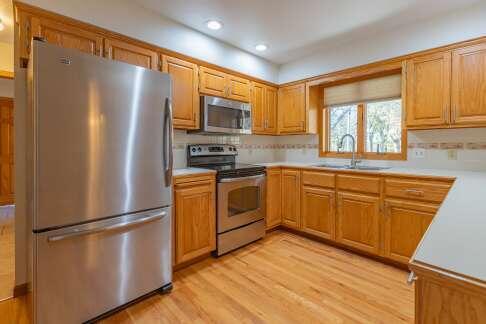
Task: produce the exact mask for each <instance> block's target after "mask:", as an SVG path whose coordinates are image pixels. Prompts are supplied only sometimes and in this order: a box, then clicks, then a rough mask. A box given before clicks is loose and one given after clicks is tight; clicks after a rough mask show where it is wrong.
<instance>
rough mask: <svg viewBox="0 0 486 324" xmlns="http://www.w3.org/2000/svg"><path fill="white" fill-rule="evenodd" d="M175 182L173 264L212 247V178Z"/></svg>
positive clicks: (213, 196) (213, 218)
mask: <svg viewBox="0 0 486 324" xmlns="http://www.w3.org/2000/svg"><path fill="white" fill-rule="evenodd" d="M191 180H193V179H191V178H183V179H181V180H178V179H177V178H176V180H175V186H174V196H175V199H174V200H175V208H174V210H175V213H174V223H175V233H174V234H175V242H174V246H175V260H174V261H175V262H174V265H179V264H181V263H184V262H187V261H190V260H193V259H195V258H197V257H200V256H202V255H205V254H207V253H209V252H211V251H213V250H214V249H215V248H216V215H215V199H216V195H215V191H216V184H215V178H214V176H207V177H198V178H195V180H196V181H191Z"/></svg>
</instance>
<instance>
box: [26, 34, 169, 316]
mask: <svg viewBox="0 0 486 324" xmlns="http://www.w3.org/2000/svg"><path fill="white" fill-rule="evenodd" d="M28 80H29V81H28V82H29V107H28V114H27V115H28V127H27V130H26V131H27V141H26V142H27V143H26V144H27V145H26V147H27V166H28V167H27V179H28V181H27V182H28V183H27V201H28V210H29V215H28V219H29V221H30V222H31V223H30V226H31V229H32V235H31V236H30V239H31V241H30V246H31V247H32V249H31V251H32V258H31V261H32V264H31V273H32V276H31V278H32V288H33V317H34V319H35V322H36V323H40V324H44V323H49V324H53V323H63V324H64V323H81V322H84V321H87V320H91V319H93V318H96V317H98V316H100V315H101V314H105V313H106V312H109V311H111V310H113V309H115V308H117V307H120V306H122V305H125V304H127V303H129V302H131V301H134V300H136V299H138V298H140V297H142V296H145V295H146V294H150V293H152V292H154V291H157V290H170V288H171V281H172V271H171V270H172V265H171V259H172V257H171V250H172V248H171V217H172V216H171V205H172V186H171V177H172V120H171V104H170V96H171V95H170V94H171V81H170V76H169V75H168V74H165V73H160V72H158V71H153V70H148V69H145V68H142V67H137V66H134V65H129V64H125V63H121V62H115V61H111V60H108V59H104V58H101V57H97V56H93V55H88V54H84V53H81V52H79V51H76V50H70V49H65V48H61V47H58V46H55V45H52V44H48V43H45V42H42V41H38V40H34V42H33V45H32V54H31V58H30V60H29V71H28Z"/></svg>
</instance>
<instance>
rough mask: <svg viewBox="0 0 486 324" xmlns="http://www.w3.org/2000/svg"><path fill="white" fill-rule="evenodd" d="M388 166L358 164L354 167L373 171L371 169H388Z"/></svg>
mask: <svg viewBox="0 0 486 324" xmlns="http://www.w3.org/2000/svg"><path fill="white" fill-rule="evenodd" d="M389 168H390V167H379V166H373V165H360V166H357V167H356V168H355V169H356V170H370V171H373V170H385V169H389Z"/></svg>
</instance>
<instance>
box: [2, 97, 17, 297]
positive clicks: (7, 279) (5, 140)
mask: <svg viewBox="0 0 486 324" xmlns="http://www.w3.org/2000/svg"><path fill="white" fill-rule="evenodd" d="M13 108H14V103H13V99H12V98H4V97H0V247H1V248H0V300H3V299H6V298H10V297H12V295H13V288H14V285H15V227H14V223H15V219H14V217H15V207H14V206H13V203H14V122H13V119H14V111H13Z"/></svg>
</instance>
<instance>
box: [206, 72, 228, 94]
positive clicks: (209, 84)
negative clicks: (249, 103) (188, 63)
mask: <svg viewBox="0 0 486 324" xmlns="http://www.w3.org/2000/svg"><path fill="white" fill-rule="evenodd" d="M199 75H200V83H199V92H201V93H204V94H208V95H211V96H216V97H226V96H227V93H228V87H227V75H226V73H224V72H220V71H217V70H213V69H210V68H207V67H204V66H201V67H200V68H199Z"/></svg>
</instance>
